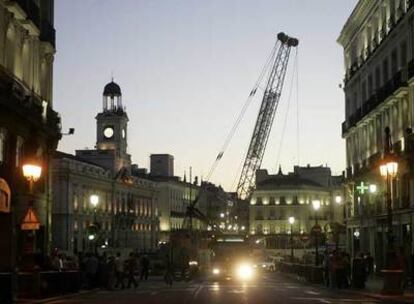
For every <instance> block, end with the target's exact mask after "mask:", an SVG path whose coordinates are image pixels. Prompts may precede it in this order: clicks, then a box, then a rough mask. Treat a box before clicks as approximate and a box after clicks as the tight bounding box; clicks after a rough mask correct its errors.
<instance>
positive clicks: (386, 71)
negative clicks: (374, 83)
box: [382, 59, 389, 84]
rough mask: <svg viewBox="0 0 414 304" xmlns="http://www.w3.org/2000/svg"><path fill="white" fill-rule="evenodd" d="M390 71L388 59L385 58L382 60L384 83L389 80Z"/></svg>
mask: <svg viewBox="0 0 414 304" xmlns="http://www.w3.org/2000/svg"><path fill="white" fill-rule="evenodd" d="M388 77H389V71H388V59H384V61H383V62H382V78H383V82H384V84H385V83H386V82H387V81H388Z"/></svg>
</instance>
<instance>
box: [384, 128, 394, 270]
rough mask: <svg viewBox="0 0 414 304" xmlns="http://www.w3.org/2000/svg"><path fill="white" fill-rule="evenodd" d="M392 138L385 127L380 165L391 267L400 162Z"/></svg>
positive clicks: (388, 254)
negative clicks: (394, 204)
mask: <svg viewBox="0 0 414 304" xmlns="http://www.w3.org/2000/svg"><path fill="white" fill-rule="evenodd" d="M390 150H391V140H390V130H389V128H386V129H385V146H384V159H383V162H382V164H381V165H380V174H381V176H382V177H383V178H384V179H385V184H386V191H385V204H386V207H387V243H388V244H387V245H388V246H387V267H390V266H391V265H390V264H391V263H392V261H391V257H390V255H391V253H392V252H393V251H394V235H393V227H392V218H393V214H392V199H393V187H392V182H393V179H394V178H395V177H396V176H397V173H398V162H397V161H396V159H395V156H394V154H392V153H391V151H390Z"/></svg>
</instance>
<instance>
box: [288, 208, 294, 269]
mask: <svg viewBox="0 0 414 304" xmlns="http://www.w3.org/2000/svg"><path fill="white" fill-rule="evenodd" d="M288 220H289V224H290V260H291V261H292V262H293V224H294V223H295V217H294V216H289V219H288Z"/></svg>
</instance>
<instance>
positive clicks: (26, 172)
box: [22, 164, 42, 193]
mask: <svg viewBox="0 0 414 304" xmlns="http://www.w3.org/2000/svg"><path fill="white" fill-rule="evenodd" d="M22 169H23V176H24V177H25V178H26V179H27V180H28V181H29V190H30V193H33V184H34V183H35V182H37V181H38V180H39V178H40V176H41V175H42V167H41V166H39V165H36V164H25V165H23V167H22Z"/></svg>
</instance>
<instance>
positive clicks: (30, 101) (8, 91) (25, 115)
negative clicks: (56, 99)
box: [0, 68, 61, 138]
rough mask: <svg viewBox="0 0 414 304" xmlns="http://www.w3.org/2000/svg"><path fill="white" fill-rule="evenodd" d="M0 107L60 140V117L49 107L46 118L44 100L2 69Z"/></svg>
mask: <svg viewBox="0 0 414 304" xmlns="http://www.w3.org/2000/svg"><path fill="white" fill-rule="evenodd" d="M0 106H1V108H2V110H3V109H4V110H5V111H10V113H13V114H15V115H16V117H19V119H24V121H25V122H26V123H28V124H31V127H32V128H35V129H38V130H44V131H46V132H47V133H48V134H49V135H51V136H53V137H55V138H60V136H61V134H60V131H61V129H60V128H61V124H60V117H59V114H58V113H57V112H55V111H54V110H53V109H52V108H50V107H47V108H46V109H45V110H46V116H44V107H43V103H42V98H41V97H40V96H38V95H36V94H34V93H33V92H32V91H30V90H28V89H27V88H26V86H25V85H24V84H23V83H22V82H21V81H19V80H18V79H17V78H16V77H14V76H13V75H12V74H10V73H9V72H8V71H7V70H5V69H2V68H0Z"/></svg>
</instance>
